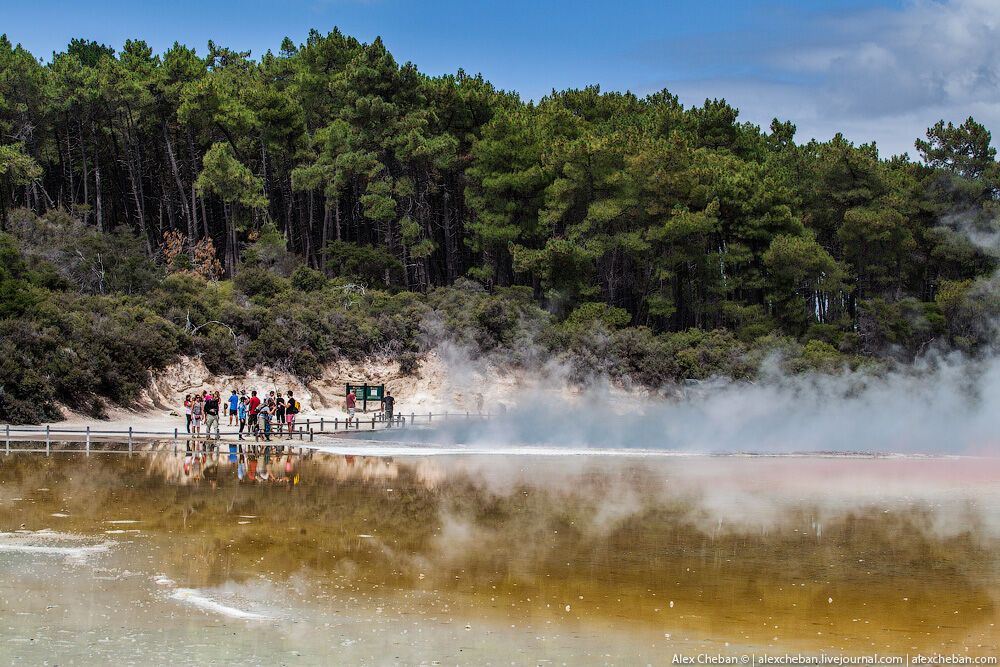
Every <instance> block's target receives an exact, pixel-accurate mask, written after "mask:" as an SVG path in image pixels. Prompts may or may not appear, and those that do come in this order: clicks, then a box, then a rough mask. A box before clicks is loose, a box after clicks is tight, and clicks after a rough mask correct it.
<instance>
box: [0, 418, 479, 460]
mask: <svg viewBox="0 0 1000 667" xmlns="http://www.w3.org/2000/svg"><path fill="white" fill-rule="evenodd" d="M491 417H492V415H490V414H489V413H485V414H484V413H472V412H465V413H460V412H440V413H436V414H435V413H433V412H428V413H426V414H418V413H414V412H411V413H410V414H408V415H402V414H398V415H393V417H392V420H391V422H390V421H388V420H386V419H385V418H384V416H382V415H372V416H371V417H370V418H368V419H362V418H360V417H355V418H353V419H347V418H340V417H334V418H333V419H327V418H326V417H319V418H313V417H310V418H308V419H305V420H302V421H300V422H297V423H296V424H295V426H294V427H293V428H292V429H291V430H289V428H288V425H287V424H285V425H283V428H282V429H281V430H280V431H279V430H278V428H277V425H274V426H273V427H272V429H271V436H272V437H278V438H279V439H280V438H284V439H288V438H289V436H291V438H292V439H296V438H297V439H298V440H299V441H306V440H308V441H309V442H312V441H313V439H314V438H315V436H316V435H317V434H319V435H324V434H335V433H345V434H346V433H347V432H349V431H360V430H362V429H364V430H369V431H375V430H384V429H390V428H407V427H411V426H416V425H423V424H426V425H429V426H432V425H433V424H434V423H442V422H445V421H448V420H454V419H464V420H473V419H476V420H480V419H482V420H485V419H490V418H491ZM230 428H231V427H230ZM3 431H4V453H6V454H10V453H12V452H45V453H51V452H52V443H53V442H58V443H82V444H83V449H82V450H81V449H73V450H60V451H84V452H90V449H91V443H92V442H94V441H104V442H125V443H127V444H128V449H127V450H122V451H123V452H132V451H133V450H134V443H135V442H137V441H150V440H168V439H169V440H173V441H174V442H175V443H176V442H177V441H179V440H222V439H223V438H225V441H226V442H234V441H236V442H238V441H239V440H234V439H236V438H238V436H239V435H240V432H239V431H234V430H229V429H226V430H223V429H221V428H220V429H219V431H217V432H215V433H211V434H209V433H207V432H203V433H200V434H198V435H195V434H192V433H188V432H187V431H186V430H185V429H182V428H175V429H174V430H173V431H143V430H137V429H135V428H134V427H132V426H130V427H129V428H128V430H124V429H101V428H94V427H91V426H86V427H84V428H75V429H73V428H57V427H52V426H50V425H47V426H11V425H10V424H5V425H4V426H3ZM243 435H244V436H245V438H244V440H245V441H253V440H254V434H253V433H252V432H250V431H247V432H246V433H244V434H243ZM43 440H44V442H45V447H44V449H43V448H30V449H29V448H24V447H13V448H12V447H11V442H12V441H31V442H42V441H43Z"/></svg>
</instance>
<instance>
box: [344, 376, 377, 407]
mask: <svg viewBox="0 0 1000 667" xmlns="http://www.w3.org/2000/svg"><path fill="white" fill-rule="evenodd" d="M346 386H347V391H345V392H344V396H347V395H348V394H350V393H351V390H354V397H355V398H356V399H358V400H360V401H361V411H362V412H368V401H378V402H379V403H381V402H382V397H383V396H385V385H384V384H368V383H367V382H365V383H364V384H347V385H346Z"/></svg>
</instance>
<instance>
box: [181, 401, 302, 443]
mask: <svg viewBox="0 0 1000 667" xmlns="http://www.w3.org/2000/svg"><path fill="white" fill-rule="evenodd" d="M301 410H302V405H301V404H300V403H299V401H298V399H296V398H295V395H294V393H293V392H292V390H290V389H289V390H288V393H287V396H282V395H281V394H280V393H279V392H275V391H274V390H271V391H270V392H269V393H268V394H267V396H265V397H264V398H261V397H259V396H258V395H257V390H256V389H254V390H251V391H250V394H249V395H247V391H246V390H245V389H244V390H242V391H240V392H237V391H236V390H235V389H233V390H232V394H230V396H229V398H228V399H226V400H225V401H223V400H222V397H221V394H220V393H219V392H218V391H214V392H212V391H205V392H203V393H199V394H193V395H192V394H187V395H186V396H185V397H184V414H185V417H186V420H187V432H188V433H190V434H191V435H193V436H194V437H196V438H197V437H200V436H201V435H202V431H201V428H202V426H203V425H204V427H205V433H204V434H205V436H206V437H211V434H212V430H213V428H214V430H215V438H216V439H218V438H219V422H220V417H228V419H229V425H230V426H239V432H238V436H239V439H240V440H243V439H244V437H243V436H244V434H246V436H247V437H249V436H251V435H253V438H254V440H255V441H260V440H266V441H270V440H271V435H272V434H276V435H283V434H284V433H285V429H286V427H287V433H288V439H289V440H291V439H292V435H293V433H294V431H295V418H296V417H297V416H298V414H299V412H300V411H301ZM220 412H221V415H220Z"/></svg>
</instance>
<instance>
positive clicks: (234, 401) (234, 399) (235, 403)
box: [229, 389, 240, 426]
mask: <svg viewBox="0 0 1000 667" xmlns="http://www.w3.org/2000/svg"><path fill="white" fill-rule="evenodd" d="M239 404H240V397H239V396H238V395H237V394H236V390H235V389H233V394H232V396H230V397H229V425H230V426H232V425H233V420H234V419H236V418H237V409H238V407H239Z"/></svg>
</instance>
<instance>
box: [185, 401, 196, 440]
mask: <svg viewBox="0 0 1000 667" xmlns="http://www.w3.org/2000/svg"><path fill="white" fill-rule="evenodd" d="M192 405H194V401H192V400H191V394H186V395H185V396H184V416H185V417H186V418H187V432H188V433H190V432H191V406H192Z"/></svg>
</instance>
